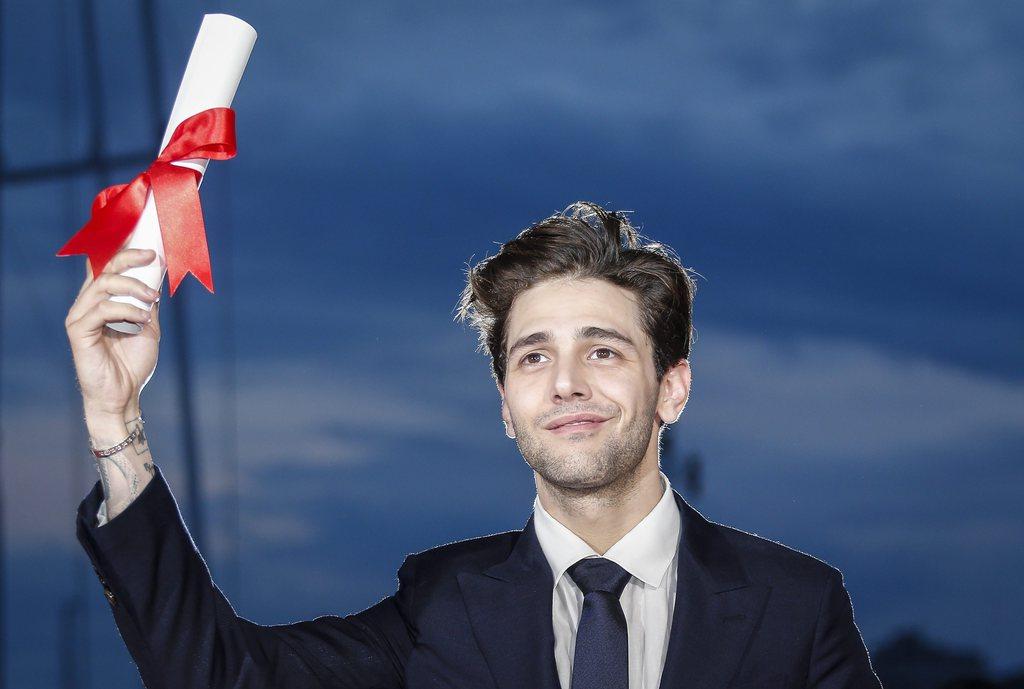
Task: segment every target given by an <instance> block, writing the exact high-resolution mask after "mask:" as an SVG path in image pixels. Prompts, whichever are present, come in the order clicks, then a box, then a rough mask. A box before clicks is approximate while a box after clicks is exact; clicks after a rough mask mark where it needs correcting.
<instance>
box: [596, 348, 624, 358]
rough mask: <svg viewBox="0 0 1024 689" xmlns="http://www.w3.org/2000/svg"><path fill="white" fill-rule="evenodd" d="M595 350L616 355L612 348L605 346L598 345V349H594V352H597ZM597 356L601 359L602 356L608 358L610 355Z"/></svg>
mask: <svg viewBox="0 0 1024 689" xmlns="http://www.w3.org/2000/svg"><path fill="white" fill-rule="evenodd" d="M597 352H608V353H609V354H614V355H615V356H618V354H617V353H616V352H615V351H614V350H611V349H608V348H607V347H600V348H598V349H595V350H594V353H597ZM598 358H599V359H603V358H610V357H598Z"/></svg>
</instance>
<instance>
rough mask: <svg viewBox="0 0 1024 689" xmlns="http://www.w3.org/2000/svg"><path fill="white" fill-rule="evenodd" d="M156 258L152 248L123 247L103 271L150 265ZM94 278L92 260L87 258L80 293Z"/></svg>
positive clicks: (113, 271)
mask: <svg viewBox="0 0 1024 689" xmlns="http://www.w3.org/2000/svg"><path fill="white" fill-rule="evenodd" d="M155 258H156V252H155V251H153V250H152V249H121V250H120V251H118V252H117V253H116V254H114V255H113V256H112V257H111V259H110V260H109V261H107V265H105V266H104V267H103V271H102V272H103V273H121V272H123V271H125V270H127V269H128V268H131V267H133V266H146V265H149V264H150V263H152V262H153V259H155ZM93 280H94V276H93V273H92V261H90V260H89V259H88V258H86V259H85V280H84V281H83V282H82V286H81V287H79V288H78V294H79V295H81V294H82V292H84V291H85V288H86V287H88V286H89V285H90V284H92V282H93Z"/></svg>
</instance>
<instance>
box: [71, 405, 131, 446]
mask: <svg viewBox="0 0 1024 689" xmlns="http://www.w3.org/2000/svg"><path fill="white" fill-rule="evenodd" d="M133 412H134V413H133ZM140 415H141V413H140V412H139V411H138V410H137V409H135V410H131V409H129V410H125V412H124V413H123V414H107V413H99V412H96V413H89V412H86V415H85V426H86V429H87V430H88V432H89V438H90V439H91V440H92V443H93V446H94V447H95V448H96V449H103V448H107V447H111V446H113V445H116V444H118V443H119V442H121V441H122V440H124V439H125V437H127V436H128V434H129V433H131V428H132V427H133V426H134V425H135V423H138V421H135V419H137V418H138V417H139V416H140ZM133 421H134V422H135V423H132V422H133Z"/></svg>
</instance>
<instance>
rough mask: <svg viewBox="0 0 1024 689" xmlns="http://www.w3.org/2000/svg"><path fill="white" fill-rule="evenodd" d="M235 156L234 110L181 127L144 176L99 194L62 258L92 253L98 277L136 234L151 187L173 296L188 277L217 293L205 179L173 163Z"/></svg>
mask: <svg viewBox="0 0 1024 689" xmlns="http://www.w3.org/2000/svg"><path fill="white" fill-rule="evenodd" d="M235 152H236V147H235V111H234V110H232V109H231V108H210V109H209V110H203V111H202V112H200V113H196V114H195V115H192V116H191V117H189V118H188V119H186V120H184V121H183V122H182V123H181V124H179V125H178V127H177V128H176V129H175V130H174V134H173V135H171V140H170V141H169V142H167V146H165V147H164V150H163V151H161V152H160V155H159V156H158V157H157V159H156V160H155V161H153V164H152V165H150V166H149V167H148V168H146V170H145V171H143V172H141V173H140V174H139V175H138V176H137V177H136V178H135V179H133V180H132V181H131V182H129V183H128V184H115V185H114V186H112V187H107V188H106V189H104V190H103V191H101V192H100V193H99V194H97V195H96V198H95V199H94V200H93V202H92V217H90V218H89V222H87V223H86V224H85V225H84V226H83V227H82V229H80V230H79V231H78V232H77V233H76V234H75V235H74V236H73V237H72V238H71V239H70V240H68V243H67V244H65V245H64V246H63V247H61V250H60V251H58V252H57V255H58V256H71V255H74V254H88V255H89V262H90V264H91V265H92V274H93V275H99V274H100V273H101V272H102V271H103V268H104V267H105V266H106V265H107V262H108V261H110V259H111V258H113V256H114V254H116V253H117V252H118V251H119V250H120V249H121V247H122V246H123V245H124V243H125V242H126V241H127V240H128V237H129V236H130V235H131V233H132V231H133V230H134V229H135V223H136V222H138V219H139V216H140V215H142V208H143V206H145V205H146V193H147V192H148V191H149V189H150V188H152V189H153V200H154V201H155V203H156V213H157V218H158V219H159V221H160V236H161V238H162V239H163V245H164V257H165V258H166V260H167V280H168V282H169V284H170V288H171V294H174V291H175V290H176V289H177V288H178V285H179V284H180V283H181V281H182V280H184V279H185V276H186V275H188V274H189V273H192V274H193V275H195V276H196V278H197V279H198V280H199V282H201V283H202V284H203V286H205V287H206V289H208V290H209V291H210V292H213V273H212V271H211V269H210V253H209V250H208V248H207V246H206V228H205V226H204V224H203V207H202V206H201V205H200V203H199V179H200V178H201V177H202V174H200V173H199V172H197V171H195V170H193V169H191V168H187V167H181V166H178V165H171V162H172V161H175V160H185V159H188V158H206V159H209V160H227V159H228V158H233V157H234V156H235Z"/></svg>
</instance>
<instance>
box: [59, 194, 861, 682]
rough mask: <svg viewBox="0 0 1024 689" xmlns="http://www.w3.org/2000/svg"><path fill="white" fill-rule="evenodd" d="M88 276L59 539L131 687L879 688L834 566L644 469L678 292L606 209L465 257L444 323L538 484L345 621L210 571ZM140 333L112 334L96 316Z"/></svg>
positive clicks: (659, 255) (577, 207)
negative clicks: (251, 612)
mask: <svg viewBox="0 0 1024 689" xmlns="http://www.w3.org/2000/svg"><path fill="white" fill-rule="evenodd" d="M152 259H153V255H152V254H151V253H145V252H140V251H134V250H123V251H122V252H120V253H119V254H118V255H117V256H116V257H115V258H114V259H113V260H112V261H111V264H110V266H109V267H108V268H107V270H106V271H105V272H104V273H103V274H102V275H101V276H100V277H98V278H97V279H95V280H91V278H88V277H87V279H86V283H85V284H84V285H83V289H82V291H81V292H80V294H79V296H78V299H77V300H76V301H75V304H74V305H72V307H71V309H70V311H69V313H68V319H67V322H66V327H67V331H68V336H69V339H70V341H71V345H72V353H73V356H74V360H75V367H76V370H77V373H78V377H79V382H80V385H81V389H82V394H83V401H84V406H85V415H86V423H87V426H88V429H89V433H90V442H91V444H92V445H93V453H94V455H96V457H97V462H98V469H99V473H100V481H99V482H98V483H97V485H96V486H95V487H94V488H93V490H92V491H91V493H90V494H89V495H88V496H87V497H86V498H85V500H84V501H83V502H82V504H81V506H80V507H79V513H78V537H79V540H80V541H81V543H82V545H83V547H84V548H85V550H86V552H87V553H88V555H89V557H90V559H91V560H92V563H93V565H94V567H95V569H96V572H97V575H98V576H99V577H100V582H101V584H102V586H103V589H104V593H105V594H106V596H107V599H108V600H109V602H110V605H111V608H112V610H113V614H114V619H115V620H116V622H117V626H118V629H119V630H120V632H121V635H122V638H123V639H124V641H125V644H126V645H127V647H128V649H129V651H130V652H131V654H132V656H133V657H134V659H135V661H136V662H137V664H138V667H139V672H140V674H141V675H142V678H143V680H144V682H145V683H146V685H147V686H148V687H151V688H155V687H174V688H175V689H178V688H192V687H197V688H198V687H233V688H241V687H253V688H255V687H282V688H283V687H289V688H294V689H299V688H314V687H316V688H325V687H366V688H369V687H396V688H397V687H410V688H413V689H426V688H427V687H464V688H466V689H479V688H485V687H493V688H494V689H597V688H599V687H600V688H603V689H642V688H646V689H655V688H656V687H663V688H665V689H684V688H685V689H702V688H703V689H726V688H728V687H732V688H737V687H746V688H751V689H752V688H754V687H757V688H759V689H772V688H778V689H783V688H794V689H795V688H798V687H799V688H805V687H806V688H814V689H840V688H843V689H868V688H874V689H877V688H878V687H880V686H881V685H880V683H879V681H878V678H877V677H876V676H875V674H874V672H873V670H872V668H871V664H870V661H869V658H868V654H867V650H866V649H865V647H864V643H863V641H862V639H861V636H860V633H859V631H858V629H857V626H856V624H855V623H854V619H853V610H852V607H851V603H850V598H849V596H848V594H847V591H846V589H845V586H844V584H843V579H842V574H841V573H840V572H839V570H837V569H836V568H834V567H832V566H831V565H829V564H826V563H824V562H822V561H820V560H818V559H815V558H813V557H811V556H809V555H806V554H804V553H800V552H798V551H795V550H792V549H789V548H787V547H785V546H783V545H781V544H778V543H775V542H772V541H769V540H767V539H763V538H760V537H758V536H755V535H753V534H749V533H745V532H743V531H739V530H736V529H733V528H730V527H727V526H724V525H721V524H717V523H715V522H711V521H708V520H707V519H705V518H704V517H703V516H702V515H701V514H700V513H698V512H697V511H696V510H695V509H693V507H691V506H690V505H689V504H687V503H686V501H685V500H683V498H682V497H681V496H680V495H679V494H678V493H676V492H675V491H674V490H672V488H671V485H670V484H669V481H668V478H667V477H666V476H665V475H664V473H662V472H661V471H660V470H659V464H658V448H659V440H660V434H661V431H662V429H663V428H664V427H665V425H666V424H670V423H673V422H675V421H676V420H677V419H678V418H679V416H680V414H681V413H682V410H683V407H684V406H685V405H686V401H687V399H688V398H689V393H690V383H691V374H690V364H689V353H690V343H691V333H692V325H691V318H692V303H693V291H694V283H693V281H692V279H691V278H690V276H689V274H688V272H687V270H686V269H684V268H683V267H682V265H681V264H680V262H679V260H678V258H677V257H675V256H674V254H673V253H672V252H671V250H669V249H668V248H667V247H664V246H663V245H659V244H653V243H650V244H641V243H640V241H639V235H638V233H637V232H636V230H635V229H634V228H633V227H631V226H630V224H629V222H628V221H627V220H626V218H625V217H624V216H623V215H622V214H620V213H610V212H607V211H605V210H604V209H602V208H601V207H599V206H597V205H595V204H590V203H577V204H574V205H572V206H570V207H569V208H568V209H567V210H566V211H565V212H563V213H560V214H556V215H554V216H552V217H550V218H548V219H546V220H544V221H542V222H540V223H537V224H536V225H534V226H532V227H530V228H528V229H526V230H524V231H523V232H522V233H520V235H519V236H518V237H516V238H515V239H514V240H512V241H509V242H507V243H506V244H504V245H503V246H502V248H501V250H500V251H499V252H498V254H496V255H495V256H493V257H490V258H487V259H484V260H483V261H481V262H480V263H479V264H478V265H477V266H475V267H474V268H472V269H471V270H470V272H469V275H468V280H467V284H466V288H465V290H464V291H463V293H462V295H461V299H460V304H459V311H458V315H459V317H460V318H462V319H464V320H469V321H470V322H471V324H472V325H473V326H474V327H476V328H477V329H478V331H479V335H480V345H481V347H482V348H483V349H485V350H486V351H487V352H488V353H489V354H490V356H491V362H492V369H493V373H494V379H495V382H496V385H497V388H498V392H499V395H500V397H501V417H502V420H503V421H504V423H505V425H506V434H507V435H508V436H509V437H511V438H515V440H516V442H517V444H518V446H519V450H520V452H521V453H522V455H523V457H524V459H525V460H526V462H527V464H529V466H530V467H531V468H532V469H533V471H534V477H535V482H536V486H537V496H536V499H535V501H534V513H533V516H532V517H531V518H530V519H529V521H527V523H526V526H525V528H524V529H522V530H521V531H508V532H505V533H499V534H493V535H490V536H483V537H480V538H474V539H470V540H465V541H460V542H456V543H450V544H447V545H443V546H439V547H436V548H432V549H430V550H426V551H424V552H421V553H416V554H413V555H409V556H408V557H407V558H406V559H405V562H404V563H403V564H402V566H401V568H400V569H399V570H398V581H399V586H398V590H397V591H396V592H395V593H394V594H393V595H391V596H388V597H387V598H385V599H383V600H381V601H380V602H379V603H377V604H376V605H373V606H372V607H370V608H367V609H366V610H364V611H362V612H359V613H356V614H350V615H347V616H345V617H338V616H324V617H318V618H316V619H314V620H309V621H303V622H298V623H294V624H287V625H277V626H263V625H258V624H255V623H253V622H250V621H248V620H245V619H243V618H241V617H239V616H238V615H236V614H235V612H234V610H232V608H231V606H230V604H229V603H228V601H227V600H226V599H225V597H224V596H223V595H222V594H221V592H220V591H219V590H218V589H217V587H216V586H215V585H214V583H213V582H212V581H211V578H210V574H209V572H208V570H207V569H206V567H205V564H204V563H203V561H202V559H201V557H200V555H199V553H198V552H197V551H196V549H195V546H194V544H193V543H192V541H191V539H190V538H189V535H188V532H187V530H186V528H185V526H184V524H183V523H182V520H181V516H180V514H179V512H178V510H177V506H176V504H175V502H174V498H173V497H172V495H171V492H170V490H169V488H168V486H167V484H166V482H165V481H164V478H163V475H162V474H161V472H160V470H159V468H158V467H157V466H155V464H154V463H153V461H152V457H151V456H150V452H149V448H148V443H147V440H146V438H145V434H144V433H143V432H142V420H141V418H140V414H139V394H140V393H141V390H142V388H143V387H144V386H145V383H146V382H147V381H148V380H149V378H150V377H151V376H152V373H153V370H154V368H155V365H156V354H157V344H158V342H159V335H160V332H159V325H158V314H159V304H156V303H155V304H154V306H153V309H152V320H148V317H149V313H148V312H146V311H145V310H144V309H136V308H135V307H132V306H129V305H126V304H121V303H115V302H111V301H109V300H108V299H107V297H108V296H109V295H111V294H130V295H132V296H135V297H137V298H140V299H146V300H149V301H151V302H152V301H154V300H157V299H158V295H157V294H156V293H153V292H152V291H150V290H148V288H146V287H145V286H144V285H142V283H140V282H139V281H137V280H134V279H132V278H128V277H125V276H121V275H118V272H119V271H122V270H124V269H125V268H127V267H129V266H131V265H139V264H145V263H148V262H149V261H151V260H152ZM122 319H128V320H133V321H135V322H139V323H143V324H144V330H143V332H142V333H141V334H140V335H137V336H133V337H122V336H119V335H114V334H111V333H110V332H109V331H107V330H105V329H104V327H103V325H104V323H106V322H108V321H111V320H122Z"/></svg>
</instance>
